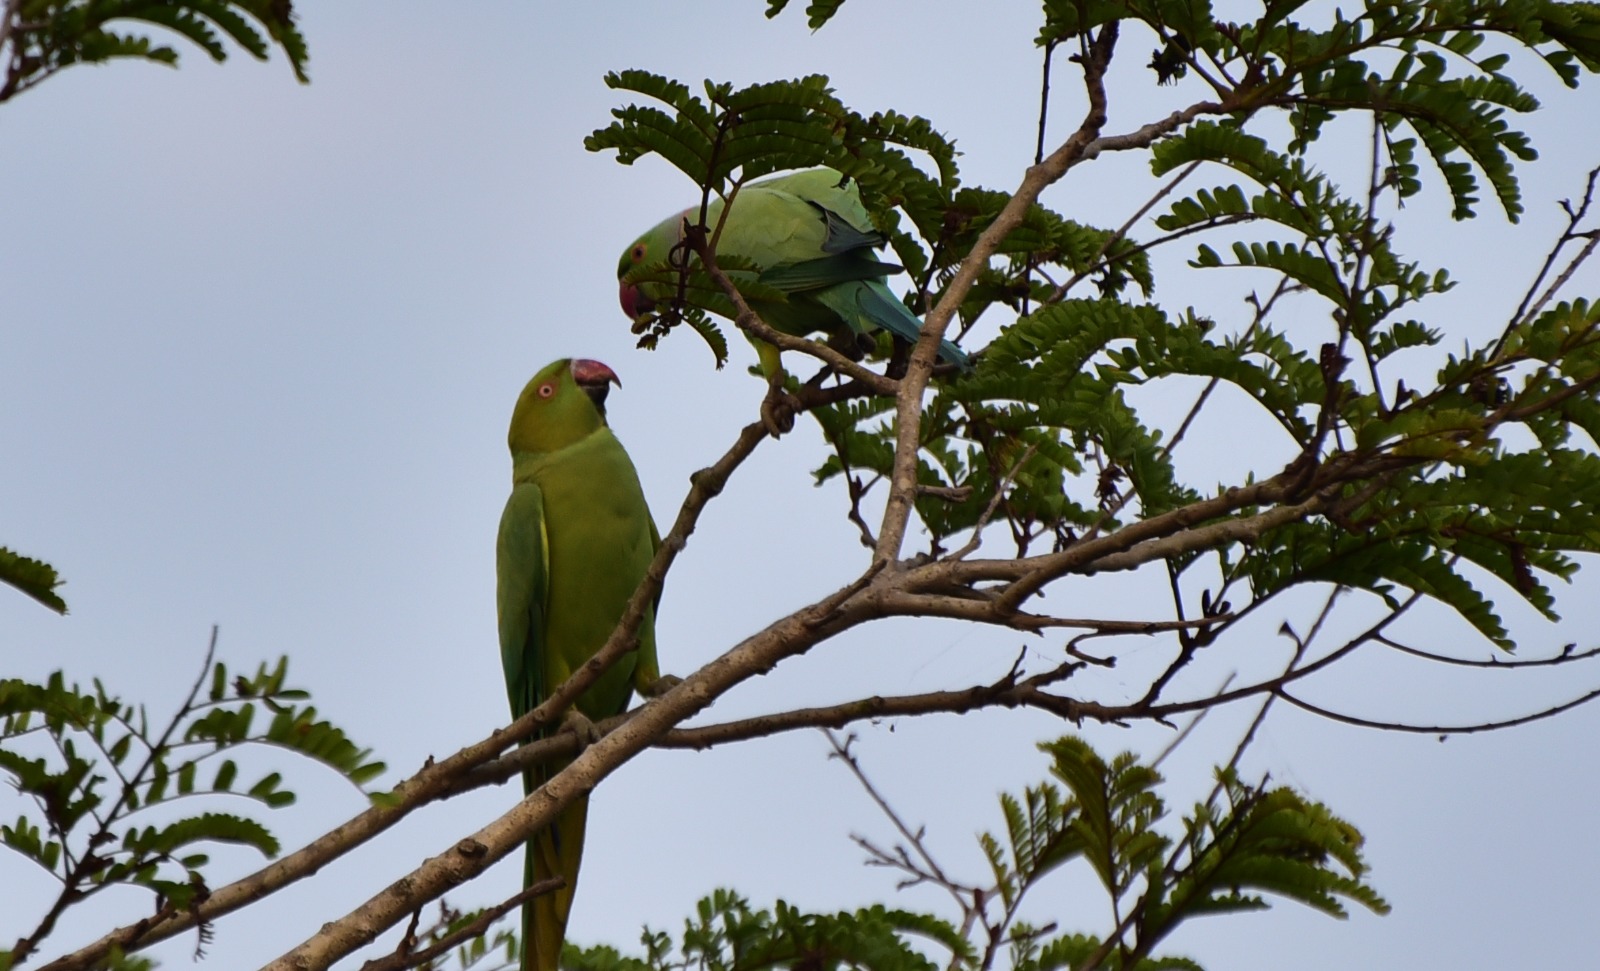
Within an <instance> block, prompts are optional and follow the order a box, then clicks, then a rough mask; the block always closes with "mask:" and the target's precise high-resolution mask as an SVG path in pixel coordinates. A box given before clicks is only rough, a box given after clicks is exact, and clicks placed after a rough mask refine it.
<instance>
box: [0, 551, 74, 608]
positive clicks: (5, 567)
mask: <svg viewBox="0 0 1600 971" xmlns="http://www.w3.org/2000/svg"><path fill="white" fill-rule="evenodd" d="M0 582H3V583H9V584H11V585H12V586H13V587H16V588H17V589H18V590H21V591H22V592H23V593H25V594H27V595H28V596H30V597H32V598H33V599H35V600H37V601H39V602H40V603H42V604H44V605H45V606H46V607H49V608H50V609H51V610H54V611H55V612H56V613H58V614H64V613H66V612H67V602H66V601H65V600H62V599H61V596H60V595H59V594H57V593H56V587H59V586H60V585H61V577H60V576H59V575H57V573H56V570H55V567H53V566H51V565H50V564H48V563H43V562H40V561H39V560H35V559H32V558H31V557H26V556H23V555H22V554H20V553H14V552H12V551H11V550H8V549H6V548H5V547H4V546H0Z"/></svg>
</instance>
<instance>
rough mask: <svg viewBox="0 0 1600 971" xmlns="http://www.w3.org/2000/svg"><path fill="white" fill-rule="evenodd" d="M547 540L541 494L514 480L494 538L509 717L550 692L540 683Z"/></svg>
mask: <svg viewBox="0 0 1600 971" xmlns="http://www.w3.org/2000/svg"><path fill="white" fill-rule="evenodd" d="M549 555H550V554H549V538H548V537H547V536H546V535H545V529H544V494H543V493H541V492H540V491H539V487H538V486H537V485H534V484H533V483H531V482H524V483H518V484H516V485H514V486H513V487H512V489H511V498H510V499H507V500H506V508H505V512H504V513H502V514H501V515H500V535H499V537H498V538H497V540H496V541H495V576H496V579H497V581H498V582H497V584H496V601H497V606H498V608H499V615H500V664H501V666H502V667H503V668H504V670H505V675H506V694H507V696H508V697H509V698H510V700H511V716H512V718H514V719H515V718H521V717H522V716H523V715H526V714H527V713H528V712H530V711H532V710H533V709H534V707H535V706H537V705H538V704H539V702H540V701H542V700H544V698H545V697H546V696H547V695H548V694H549V690H550V686H549V685H547V684H545V683H544V672H543V670H542V669H543V665H542V664H539V663H538V659H539V658H540V657H542V656H543V653H544V645H543V643H542V638H543V636H544V620H545V616H544V615H545V598H546V597H547V596H548V595H549V585H548V577H549V573H548V569H549V567H548V562H549Z"/></svg>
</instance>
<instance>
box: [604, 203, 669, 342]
mask: <svg viewBox="0 0 1600 971" xmlns="http://www.w3.org/2000/svg"><path fill="white" fill-rule="evenodd" d="M684 215H685V214H684V213H678V214H677V215H675V216H672V217H670V218H667V219H663V220H662V221H661V223H660V224H659V225H657V226H656V227H655V228H654V229H652V230H650V231H649V232H648V233H645V234H644V235H643V236H640V237H639V238H638V239H636V240H634V241H633V243H632V245H630V246H629V247H628V248H627V249H625V250H623V251H622V258H621V259H620V260H618V261H617V284H618V293H617V296H618V298H619V299H620V300H621V302H622V312H623V313H625V314H627V315H628V319H629V320H638V319H639V318H640V317H643V316H644V315H645V314H648V313H650V312H651V311H652V310H654V309H656V301H655V300H654V299H652V298H651V296H650V294H649V293H647V292H645V291H646V289H647V288H650V287H651V285H650V284H645V285H644V286H641V285H639V284H637V283H631V282H629V281H628V279H627V276H628V274H629V273H631V272H633V271H634V270H635V269H637V268H639V267H643V266H649V265H651V264H652V263H664V262H666V261H667V260H669V259H671V257H672V250H673V247H675V246H677V245H678V243H679V242H680V241H681V240H682V239H683V217H684Z"/></svg>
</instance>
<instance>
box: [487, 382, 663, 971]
mask: <svg viewBox="0 0 1600 971" xmlns="http://www.w3.org/2000/svg"><path fill="white" fill-rule="evenodd" d="M613 383H615V384H617V385H618V386H619V387H620V386H621V384H622V382H621V381H619V380H618V379H617V376H616V374H615V373H613V372H612V370H611V369H610V368H608V367H606V366H605V365H604V364H601V363H600V362H599V361H586V360H561V361H556V362H555V363H553V364H551V365H549V366H548V367H546V368H545V369H544V370H542V371H540V372H539V373H538V374H536V375H534V376H533V380H532V381H529V382H528V385H527V387H525V388H523V389H522V394H521V395H520V396H519V397H518V398H517V406H516V409H515V410H514V411H513V412H512V414H511V432H510V435H509V436H508V438H509V443H510V445H511V483H512V485H511V498H509V499H507V500H506V508H505V513H504V514H503V515H502V516H501V517H500V534H499V539H498V541H497V543H496V545H495V561H496V568H497V574H498V579H499V583H498V591H497V593H498V598H497V600H498V607H499V617H500V660H501V663H502V664H503V665H504V666H505V675H506V691H507V693H508V694H509V695H510V697H511V713H512V715H513V716H515V717H521V716H522V715H523V714H525V713H526V712H528V711H529V710H530V709H532V708H534V707H535V706H536V705H538V704H539V703H540V702H542V701H544V700H545V698H547V697H549V695H550V693H551V692H552V691H554V690H555V688H556V687H557V686H558V685H560V684H561V683H562V682H563V681H565V680H566V679H567V677H568V676H569V675H570V674H572V672H573V671H575V670H577V668H578V667H579V666H581V665H582V664H583V663H584V662H585V661H587V660H588V659H589V658H590V657H591V656H592V655H593V654H594V653H595V652H596V651H598V650H599V649H600V647H601V646H602V645H603V644H605V642H606V639H607V638H609V637H610V636H611V631H612V629H613V628H615V627H616V625H617V621H618V619H620V618H621V616H622V612H623V610H624V608H625V607H626V605H627V603H628V600H629V598H631V597H632V596H633V592H634V590H635V588H637V587H638V586H639V582H640V581H641V580H642V579H643V578H644V575H645V571H646V570H647V569H648V568H649V566H650V560H651V558H652V557H653V556H654V555H655V550H656V547H657V546H659V545H660V544H661V539H660V536H659V535H658V534H657V532H656V527H655V523H654V522H653V521H652V520H651V518H650V509H649V507H648V506H647V505H646V504H645V499H644V491H643V490H642V489H641V488H640V487H639V476H638V474H637V473H636V472H635V471H634V468H633V463H632V462H631V461H629V459H628V453H627V452H626V451H624V450H623V448H622V443H620V442H618V441H617V437H616V436H615V435H613V434H612V433H611V429H610V428H608V427H606V416H605V399H606V392H607V390H609V386H610V385H611V384H613ZM638 637H639V646H638V650H637V651H635V652H634V653H632V654H629V655H627V656H625V657H623V659H622V660H621V661H620V662H619V663H617V664H616V665H614V666H612V667H611V669H610V670H608V671H607V672H606V673H605V674H604V675H602V676H601V677H600V680H598V681H596V682H595V683H594V684H593V685H592V686H591V687H590V688H589V690H587V691H585V692H584V693H583V694H582V695H581V696H580V697H579V698H578V700H577V703H576V705H575V706H574V710H575V712H576V714H574V712H572V711H569V712H568V719H569V721H568V727H571V728H573V729H574V730H577V731H578V732H579V733H580V734H582V735H590V736H592V734H593V725H592V724H589V722H591V721H598V720H600V719H603V718H609V717H611V716H612V715H617V714H621V713H622V712H623V711H624V710H625V709H626V708H627V705H628V699H629V697H630V696H631V695H632V692H633V689H634V688H638V689H639V692H640V694H648V693H649V690H647V689H654V688H655V687H657V682H658V681H659V680H660V673H659V671H658V669H657V666H656V643H655V608H654V606H652V607H651V609H650V610H649V611H648V612H647V613H646V615H645V618H644V623H642V624H640V625H639V635H638ZM552 731H553V730H551V729H547V730H546V732H545V734H546V735H548V734H551V733H552ZM561 768H562V765H548V764H547V765H542V766H539V767H537V768H534V769H532V770H530V771H528V772H526V773H524V775H523V780H522V781H523V788H524V791H526V792H532V791H533V790H534V789H535V788H537V787H538V786H539V785H541V784H542V783H544V782H545V781H546V780H547V779H549V778H550V777H551V776H552V775H554V774H555V773H556V772H558V771H560V769H561ZM588 805H589V802H588V797H587V796H585V797H582V798H580V799H578V800H576V801H574V802H573V803H572V804H571V805H570V806H568V807H567V808H566V809H565V810H564V811H563V812H562V813H561V815H560V816H559V817H558V818H557V819H556V821H555V822H554V823H553V824H552V825H551V826H550V827H549V828H547V829H544V830H542V831H541V832H539V833H538V834H536V835H535V836H534V837H533V838H532V839H530V840H529V841H528V850H527V863H526V871H525V874H524V879H525V881H526V884H525V885H527V886H531V885H532V884H534V883H535V882H537V881H539V880H544V879H547V878H549V877H552V876H559V877H563V878H564V879H565V880H566V886H565V887H563V888H561V889H560V890H557V891H555V892H554V893H548V894H544V895H543V896H540V897H536V898H534V900H532V901H531V902H529V903H528V904H526V905H524V907H523V916H522V929H523V952H522V967H523V969H524V971H530V969H531V971H555V969H556V966H557V962H558V961H559V960H560V957H561V942H562V938H563V936H564V934H565V932H566V926H567V914H568V913H569V911H570V910H571V907H572V896H573V891H574V890H576V889H577V883H578V864H579V861H580V858H581V857H582V854H583V830H584V820H585V818H586V817H587V815H588Z"/></svg>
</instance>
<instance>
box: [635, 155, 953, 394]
mask: <svg viewBox="0 0 1600 971" xmlns="http://www.w3.org/2000/svg"><path fill="white" fill-rule="evenodd" d="M723 205H724V204H723V201H722V200H721V199H717V200H714V201H712V203H711V204H710V205H709V206H708V207H707V209H706V225H707V226H709V227H711V229H712V230H713V231H715V229H716V226H717V221H718V220H719V219H721V217H722V210H723ZM699 214H700V207H699V206H692V207H690V208H689V209H686V210H684V211H683V212H681V213H678V214H676V215H673V216H670V217H668V218H667V219H665V220H663V221H662V222H661V223H660V224H659V225H657V226H656V227H655V228H654V229H652V230H650V231H649V232H647V233H645V234H644V235H643V236H640V237H639V238H638V239H636V240H634V242H633V244H632V245H631V246H629V247H628V248H627V250H626V251H624V252H623V254H622V259H621V260H619V261H618V263H617V279H618V281H619V283H620V285H621V292H620V298H621V301H622V310H623V312H624V313H626V314H627V315H628V316H629V317H630V318H632V319H635V320H637V319H638V318H639V317H641V316H643V315H645V314H647V313H649V312H650V311H651V310H653V309H654V308H655V305H656V304H657V303H658V302H660V301H661V300H663V299H665V297H666V295H667V294H666V292H665V288H664V287H661V286H660V285H659V284H657V285H651V284H645V285H644V286H642V287H641V286H636V285H634V284H632V283H629V282H627V281H626V280H625V279H624V277H625V276H626V275H627V273H628V272H629V271H630V270H632V269H633V268H634V267H637V266H645V265H648V264H651V263H659V262H661V261H663V260H666V259H667V258H668V254H669V253H670V252H671V251H672V248H673V247H675V246H677V245H678V243H679V242H680V241H681V240H682V239H683V221H684V219H685V218H688V219H698V218H699ZM884 242H885V239H884V236H883V234H882V233H880V232H878V231H877V230H876V229H874V228H873V226H872V220H871V218H870V217H868V215H867V210H866V207H865V206H863V205H862V204H861V190H860V188H859V187H858V186H857V185H856V182H855V180H854V179H852V178H850V177H849V176H846V175H841V174H840V173H838V172H836V171H834V170H833V169H829V168H817V169H806V170H804V171H801V172H794V173H791V174H789V175H782V176H778V177H777V178H773V179H767V180H765V181H762V182H753V183H751V184H750V185H747V186H744V187H743V188H741V189H740V190H739V192H738V194H736V195H735V196H734V199H733V209H732V210H730V211H729V213H728V219H727V222H726V223H724V224H723V227H722V235H721V237H720V238H719V239H718V240H717V252H718V253H719V254H721V255H724V256H741V257H744V258H745V259H747V260H750V261H751V262H753V263H755V264H756V265H758V266H760V267H761V268H762V273H761V275H760V276H759V277H758V280H759V281H760V282H761V283H764V284H767V285H768V286H771V287H774V288H776V289H778V290H782V291H783V292H784V294H785V295H786V297H787V299H785V300H782V301H778V300H752V301H751V309H752V310H754V311H755V312H756V313H758V314H760V315H761V319H763V320H765V321H766V322H767V323H768V324H770V325H771V326H772V327H773V329H775V330H779V331H782V332H783V333H785V334H791V335H794V336H796V337H804V336H806V335H807V334H811V333H815V332H817V331H823V332H824V333H826V334H827V335H828V336H829V337H830V338H833V339H835V340H847V341H849V342H851V343H853V342H854V339H855V337H856V336H859V335H862V334H870V333H871V332H872V331H873V330H874V329H876V328H882V329H884V330H887V331H889V332H890V333H892V334H894V335H895V336H897V337H900V338H902V339H904V340H907V341H912V342H914V341H916V339H917V337H918V336H919V335H920V334H921V331H922V321H920V320H918V319H917V318H916V315H915V314H913V313H912V312H911V311H910V310H908V309H906V305H905V304H904V303H902V302H901V301H900V299H899V298H898V297H896V296H895V295H894V294H893V293H891V292H890V291H889V288H888V287H887V286H886V285H885V284H884V280H885V278H887V277H888V275H889V274H891V273H898V272H900V269H901V268H900V267H898V266H896V265H894V264H893V263H885V262H883V261H881V260H879V259H878V257H877V254H876V252H875V250H877V248H878V247H880V246H882V245H883V244H884ZM751 343H753V344H755V346H756V353H757V355H758V356H759V357H760V359H761V372H762V373H763V374H765V375H766V376H767V379H768V380H769V381H770V380H773V379H774V378H775V376H777V375H778V374H780V373H781V370H782V366H781V365H780V364H779V362H778V349H777V348H776V347H773V346H772V345H771V344H768V343H766V342H765V341H758V340H755V339H753V338H752V339H751ZM939 356H940V357H941V358H943V359H944V360H945V361H948V362H950V363H951V364H955V365H957V366H959V367H960V368H962V369H963V370H966V369H968V368H970V367H971V366H972V363H971V361H970V360H969V359H968V358H967V355H966V354H965V353H963V352H962V350H961V348H959V347H957V346H956V345H954V344H952V343H950V342H949V341H943V342H941V343H940V345H939Z"/></svg>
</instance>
